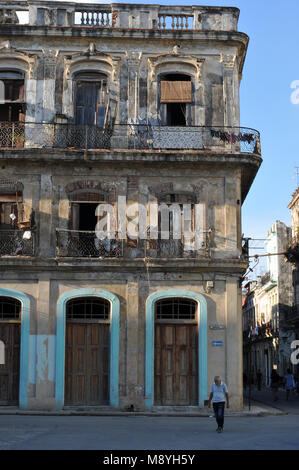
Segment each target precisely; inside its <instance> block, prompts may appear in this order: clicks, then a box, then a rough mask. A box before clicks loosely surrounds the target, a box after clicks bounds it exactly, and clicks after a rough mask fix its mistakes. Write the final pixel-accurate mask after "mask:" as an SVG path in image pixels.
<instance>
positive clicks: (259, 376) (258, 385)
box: [256, 369, 263, 390]
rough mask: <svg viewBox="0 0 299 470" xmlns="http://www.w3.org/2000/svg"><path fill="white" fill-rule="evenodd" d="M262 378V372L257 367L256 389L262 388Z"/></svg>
mask: <svg viewBox="0 0 299 470" xmlns="http://www.w3.org/2000/svg"><path fill="white" fill-rule="evenodd" d="M262 378H263V374H262V373H261V369H259V370H258V371H257V373H256V382H257V389H258V390H261V389H262Z"/></svg>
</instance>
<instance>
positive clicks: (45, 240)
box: [38, 169, 55, 258]
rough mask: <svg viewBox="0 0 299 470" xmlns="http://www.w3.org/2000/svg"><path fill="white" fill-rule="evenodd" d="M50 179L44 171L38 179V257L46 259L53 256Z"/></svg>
mask: <svg viewBox="0 0 299 470" xmlns="http://www.w3.org/2000/svg"><path fill="white" fill-rule="evenodd" d="M52 197H53V194H52V178H51V174H50V173H47V171H46V169H45V170H44V172H43V174H42V175H41V179H40V197H39V221H38V223H39V228H40V229H39V234H40V239H39V256H40V257H41V258H48V257H52V256H54V255H55V246H51V228H50V227H52Z"/></svg>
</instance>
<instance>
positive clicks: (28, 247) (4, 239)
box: [0, 230, 35, 256]
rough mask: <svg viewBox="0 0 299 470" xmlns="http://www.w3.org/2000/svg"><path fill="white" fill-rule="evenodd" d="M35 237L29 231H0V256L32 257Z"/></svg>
mask: <svg viewBox="0 0 299 470" xmlns="http://www.w3.org/2000/svg"><path fill="white" fill-rule="evenodd" d="M34 254H35V237H34V233H33V232H32V231H31V230H27V231H24V230H0V256H3V255H11V256H34Z"/></svg>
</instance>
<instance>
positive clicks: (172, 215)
mask: <svg viewBox="0 0 299 470" xmlns="http://www.w3.org/2000/svg"><path fill="white" fill-rule="evenodd" d="M194 202H195V199H194V194H187V193H186V194H179V193H170V194H164V195H163V196H161V197H160V198H159V204H163V203H164V204H165V205H166V206H167V207H168V208H169V212H168V221H167V220H165V214H163V211H159V215H158V226H159V233H160V232H161V231H162V230H163V229H164V227H165V228H166V225H167V222H168V227H169V235H170V238H172V237H173V234H174V232H175V229H176V228H179V226H180V230H181V239H183V234H184V233H185V232H187V231H193V230H194V223H195V221H194V209H195V204H194ZM172 205H173V209H175V206H176V207H177V209H179V211H180V214H179V213H178V210H176V211H175V210H171V209H172ZM187 209H189V214H187ZM184 211H185V213H184ZM178 216H179V220H178V219H177V217H178ZM188 216H189V219H188ZM162 217H163V224H162ZM175 221H176V225H177V226H176V225H175ZM164 230H165V229H164Z"/></svg>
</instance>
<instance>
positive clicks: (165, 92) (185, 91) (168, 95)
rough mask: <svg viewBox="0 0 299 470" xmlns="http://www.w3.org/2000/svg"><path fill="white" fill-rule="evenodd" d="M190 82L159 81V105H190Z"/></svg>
mask: <svg viewBox="0 0 299 470" xmlns="http://www.w3.org/2000/svg"><path fill="white" fill-rule="evenodd" d="M191 95H192V93H191V81H188V82H181V81H180V82H167V81H161V103H191V102H192V96H191Z"/></svg>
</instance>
